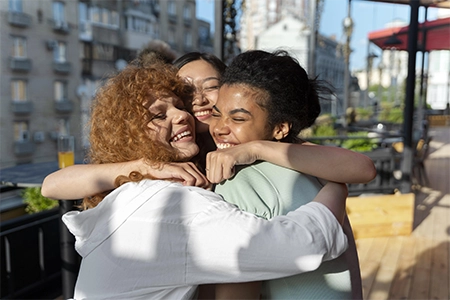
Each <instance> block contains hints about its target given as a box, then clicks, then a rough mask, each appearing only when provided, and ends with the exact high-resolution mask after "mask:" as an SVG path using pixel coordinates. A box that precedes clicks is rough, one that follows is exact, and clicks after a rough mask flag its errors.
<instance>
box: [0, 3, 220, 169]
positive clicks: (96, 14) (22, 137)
mask: <svg viewBox="0 0 450 300" xmlns="http://www.w3.org/2000/svg"><path fill="white" fill-rule="evenodd" d="M195 12H196V2H195V0H164V1H162V0H111V1H102V0H75V1H74V0H57V1H54V0H33V1H27V0H7V1H0V39H1V41H2V43H0V69H1V75H0V76H1V83H0V95H1V97H0V98H1V101H0V105H1V107H0V117H1V121H0V123H1V129H0V133H1V143H0V168H4V167H9V166H14V165H17V164H23V163H37V162H45V161H55V160H56V159H57V149H56V140H57V137H58V136H59V135H67V134H69V135H73V136H75V140H76V143H75V144H76V146H75V147H76V160H77V161H81V160H82V159H83V158H84V153H85V150H86V148H87V147H88V146H89V143H88V140H87V129H86V128H85V124H86V122H87V120H88V119H89V107H90V103H91V99H92V97H93V95H94V93H95V91H96V89H97V88H98V87H99V86H100V85H101V84H102V83H103V81H104V79H105V78H106V77H107V76H109V75H110V74H112V73H113V72H115V71H117V70H118V69H121V68H122V67H123V66H124V65H126V64H127V63H128V62H129V61H130V60H132V59H133V58H135V57H136V54H137V53H138V52H139V51H140V50H141V49H142V48H143V47H144V46H145V45H147V44H148V43H149V42H151V41H157V42H160V43H163V44H165V45H167V44H168V45H169V46H170V49H171V50H172V51H173V52H174V53H176V55H182V54H184V53H186V52H189V51H208V52H213V46H212V42H211V36H210V24H209V23H207V22H205V21H201V20H197V18H196V14H195Z"/></svg>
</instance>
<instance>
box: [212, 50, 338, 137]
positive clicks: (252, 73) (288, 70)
mask: <svg viewBox="0 0 450 300" xmlns="http://www.w3.org/2000/svg"><path fill="white" fill-rule="evenodd" d="M220 83H221V85H230V86H231V85H244V86H246V87H248V88H250V89H256V90H257V91H259V93H258V94H259V95H261V97H259V98H258V99H256V102H257V104H258V105H259V106H260V107H261V108H263V109H265V110H266V111H267V112H268V116H269V120H268V123H269V124H268V125H269V126H270V128H274V126H275V125H277V124H280V123H282V122H288V123H290V124H291V130H290V132H289V134H288V135H287V136H286V137H285V138H284V139H283V140H282V141H284V142H290V143H293V142H298V141H299V138H298V135H299V133H300V131H301V130H303V129H305V128H308V127H310V126H311V125H313V124H314V121H315V120H316V118H317V117H318V116H319V114H320V103H319V99H320V96H319V94H321V93H332V89H331V87H330V86H329V85H328V84H327V83H326V82H324V81H319V80H317V78H314V79H310V78H308V74H307V73H306V71H305V69H303V68H302V66H300V64H299V63H298V61H297V60H296V59H295V58H293V57H292V56H290V55H289V54H288V52H287V51H284V50H278V51H275V52H272V53H269V52H266V51H262V50H250V51H246V52H244V53H241V54H239V55H238V56H236V57H235V58H234V59H233V61H232V62H231V63H230V65H229V66H228V67H227V69H226V70H225V73H224V74H223V76H222V78H221V80H220Z"/></svg>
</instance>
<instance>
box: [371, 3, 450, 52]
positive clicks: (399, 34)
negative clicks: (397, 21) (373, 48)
mask: <svg viewBox="0 0 450 300" xmlns="http://www.w3.org/2000/svg"><path fill="white" fill-rule="evenodd" d="M449 2H450V1H449ZM424 30H425V31H426V48H425V50H426V51H432V50H450V17H449V18H442V19H436V20H433V21H426V22H424V23H420V24H419V28H418V40H417V46H418V50H420V51H421V50H422V38H423V31H424ZM408 31H409V26H404V27H394V28H387V29H381V30H377V31H372V32H369V34H368V39H369V41H370V42H372V43H374V44H375V45H377V46H378V47H380V48H381V49H392V48H394V47H395V49H397V50H405V51H406V50H408ZM392 36H395V37H396V38H397V39H398V41H399V44H398V45H386V44H385V43H386V41H387V40H388V39H389V38H391V37H392Z"/></svg>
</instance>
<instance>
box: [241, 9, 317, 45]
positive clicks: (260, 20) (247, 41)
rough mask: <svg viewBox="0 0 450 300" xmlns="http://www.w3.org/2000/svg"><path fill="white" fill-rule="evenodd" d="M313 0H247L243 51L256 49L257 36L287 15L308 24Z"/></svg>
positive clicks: (242, 33)
mask: <svg viewBox="0 0 450 300" xmlns="http://www.w3.org/2000/svg"><path fill="white" fill-rule="evenodd" d="M310 2H311V0H246V1H245V2H244V4H243V7H242V16H241V21H240V31H239V34H240V37H239V44H240V48H241V50H242V51H246V50H251V49H255V47H256V39H257V37H258V36H259V35H260V34H261V33H263V32H264V31H265V30H266V29H267V28H269V27H271V26H272V25H274V24H275V23H277V22H279V21H280V20H281V19H283V18H285V17H288V16H289V17H295V18H297V19H298V20H300V21H303V22H304V23H306V24H308V22H309V18H308V13H309V5H310Z"/></svg>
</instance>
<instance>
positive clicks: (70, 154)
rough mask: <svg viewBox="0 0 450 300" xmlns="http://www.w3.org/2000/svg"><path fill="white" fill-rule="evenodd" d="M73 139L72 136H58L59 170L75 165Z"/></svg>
mask: <svg viewBox="0 0 450 300" xmlns="http://www.w3.org/2000/svg"><path fill="white" fill-rule="evenodd" d="M74 151H75V138H74V137H73V136H60V137H59V138H58V164H59V168H60V169H62V168H65V167H68V166H72V165H73V164H74V163H75V155H74Z"/></svg>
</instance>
